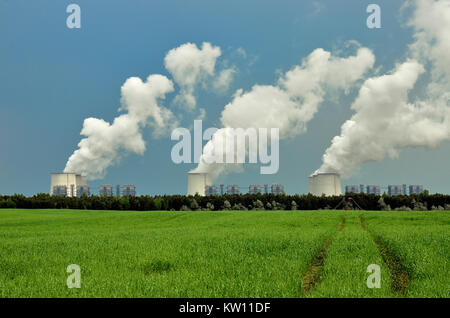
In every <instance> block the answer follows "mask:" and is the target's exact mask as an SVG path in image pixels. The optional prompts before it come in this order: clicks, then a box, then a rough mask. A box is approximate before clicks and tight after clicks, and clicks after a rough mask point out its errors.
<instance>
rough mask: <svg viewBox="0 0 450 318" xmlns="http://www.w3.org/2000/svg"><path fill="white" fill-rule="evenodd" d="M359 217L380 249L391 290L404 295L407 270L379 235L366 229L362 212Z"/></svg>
mask: <svg viewBox="0 0 450 318" xmlns="http://www.w3.org/2000/svg"><path fill="white" fill-rule="evenodd" d="M359 218H360V220H361V226H362V228H363V229H364V230H366V231H368V232H369V233H370V236H371V237H372V239H373V241H374V242H375V244H376V246H377V247H378V250H379V251H380V255H381V257H382V258H383V261H384V263H385V264H386V265H387V267H388V268H389V272H390V275H391V279H392V285H391V289H392V291H393V292H394V293H396V294H398V295H400V296H401V295H404V294H405V292H406V289H407V288H408V272H407V271H406V268H405V266H403V264H402V263H401V262H400V260H399V259H398V258H397V257H396V256H395V255H394V254H393V253H392V251H391V250H390V249H389V248H388V246H387V245H386V244H385V243H384V242H383V240H382V239H381V237H379V236H377V235H376V234H374V233H373V232H371V231H370V230H368V228H367V224H366V221H365V220H364V216H363V215H362V214H361V215H360V216H359Z"/></svg>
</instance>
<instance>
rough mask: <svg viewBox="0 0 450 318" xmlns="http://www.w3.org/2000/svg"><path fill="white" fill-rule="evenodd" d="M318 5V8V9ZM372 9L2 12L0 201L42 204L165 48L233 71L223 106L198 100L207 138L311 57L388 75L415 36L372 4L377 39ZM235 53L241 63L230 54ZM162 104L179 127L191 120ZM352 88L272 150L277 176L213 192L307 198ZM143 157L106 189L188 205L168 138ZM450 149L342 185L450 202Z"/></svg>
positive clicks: (29, 5) (106, 6) (227, 6)
mask: <svg viewBox="0 0 450 318" xmlns="http://www.w3.org/2000/svg"><path fill="white" fill-rule="evenodd" d="M70 3H77V4H79V5H80V7H81V19H82V20H81V21H82V22H81V24H82V27H81V29H68V28H67V26H66V18H67V16H68V14H67V13H66V7H67V5H68V4H70ZM314 3H320V5H319V6H318V5H316V4H314ZM369 3H373V1H361V0H355V1H353V0H346V1H331V0H330V1H261V0H258V1H248V0H246V1H230V0H228V1H137V0H128V1H125V0H120V1H106V0H105V1H100V0H96V1H81V0H80V1H74V0H73V1H57V0H53V1H4V0H3V1H0V93H1V98H0V149H1V154H0V193H2V194H10V193H24V194H26V195H32V194H35V193H38V192H48V190H49V183H50V173H51V172H58V171H62V170H63V169H64V167H65V164H66V161H67V159H68V157H69V156H70V155H71V154H72V153H73V151H74V150H75V149H76V148H77V144H78V142H79V141H80V138H81V136H80V131H81V128H82V124H83V120H84V119H85V118H87V117H97V118H103V119H105V120H106V121H112V120H113V119H114V117H116V116H117V114H118V112H117V110H118V108H119V107H120V87H121V86H122V84H123V83H124V82H125V80H126V79H127V78H128V77H130V76H137V77H140V78H142V79H143V80H144V79H145V78H147V76H148V75H149V74H163V75H166V76H168V77H169V78H170V74H169V73H168V72H167V70H166V69H165V67H164V63H163V61H164V57H165V55H166V54H167V52H168V51H169V50H170V49H173V48H175V47H178V46H180V45H181V44H184V43H187V42H192V43H195V44H197V45H199V46H200V45H201V43H202V42H205V41H206V42H210V43H211V44H213V45H216V46H219V47H220V48H221V50H222V55H221V57H220V59H218V61H217V63H218V64H217V67H218V68H221V67H226V66H229V65H234V66H235V67H236V69H237V70H238V72H237V73H236V74H235V77H234V79H233V81H232V83H231V87H230V88H229V90H228V91H227V92H226V93H224V94H214V93H212V92H209V91H207V90H202V89H198V90H196V97H197V104H198V106H199V107H202V108H205V109H206V112H207V115H206V119H205V121H204V125H206V126H216V127H217V126H219V118H220V113H221V111H222V110H223V107H224V106H225V105H226V104H227V103H228V102H230V100H231V98H232V95H233V93H234V92H235V91H236V90H237V89H239V88H242V89H244V91H246V90H249V89H250V88H251V87H252V86H253V85H254V84H274V83H275V82H276V80H277V78H278V74H279V72H286V71H288V70H289V69H290V68H291V67H293V66H294V65H296V64H299V63H300V62H301V60H302V58H304V57H306V56H307V55H308V54H309V53H311V52H312V51H313V50H314V49H316V48H323V49H325V50H328V51H333V50H338V49H340V48H342V47H343V45H344V43H345V42H346V41H349V40H356V41H358V42H359V43H360V44H361V45H362V46H365V47H368V48H370V49H371V50H373V53H374V55H375V56H376V62H375V69H376V68H379V71H380V72H386V71H388V70H390V69H391V68H392V67H393V66H394V65H395V64H396V63H397V62H399V61H401V60H403V59H404V58H405V54H406V50H407V46H408V44H409V43H410V42H412V38H411V36H412V31H411V30H410V29H409V28H407V27H405V26H404V24H405V17H404V16H402V15H401V14H400V13H399V8H400V6H401V4H402V2H401V1H380V0H378V1H376V3H377V4H379V5H380V7H381V9H382V28H381V29H368V28H367V27H366V24H365V21H366V18H367V15H368V14H367V13H366V7H367V5H368V4H369ZM239 48H242V49H243V50H245V52H246V57H243V56H242V55H239V54H237V51H236V50H237V49H239ZM175 95H176V94H171V95H170V96H168V99H167V100H166V101H165V102H164V105H165V106H166V107H167V108H170V109H171V110H172V111H173V112H174V113H175V114H176V115H180V116H182V117H180V118H182V122H181V124H182V125H183V126H185V127H189V126H191V125H192V123H193V120H194V118H195V116H196V113H189V112H184V111H182V110H180V109H179V108H177V107H176V106H174V105H172V103H171V101H172V99H173V97H174V96H175ZM356 95H357V89H354V90H352V91H351V92H350V93H349V95H348V96H343V97H341V98H339V100H337V101H336V100H332V99H327V100H325V102H324V103H323V104H322V105H321V107H320V110H319V112H318V113H317V115H316V116H315V118H314V119H313V120H312V121H310V122H309V123H308V129H307V132H306V133H304V134H302V135H299V136H297V137H295V138H293V139H290V140H283V141H281V143H280V169H279V172H278V173H277V174H274V175H260V174H259V166H249V167H247V168H246V169H245V172H243V173H239V174H228V175H226V176H222V177H220V178H219V179H218V180H217V181H216V183H217V184H219V183H225V184H228V183H231V184H238V185H240V186H241V187H247V186H248V185H249V184H251V183H259V184H263V183H269V184H271V183H281V184H283V185H285V188H286V190H287V192H288V193H304V192H307V190H308V188H307V187H308V185H307V177H308V176H309V174H311V173H312V172H313V171H314V170H316V169H317V168H318V167H319V166H320V165H321V157H322V154H323V153H324V151H325V149H326V148H327V147H329V145H330V142H331V139H332V138H333V137H334V136H335V135H338V134H339V131H340V126H341V125H342V124H343V123H344V122H345V121H346V120H347V119H348V118H349V117H350V116H351V115H352V114H353V111H352V110H351V109H350V105H351V104H352V102H353V100H354V98H355V96H356ZM143 136H144V139H145V141H146V145H147V151H146V152H145V154H144V155H142V156H141V155H137V154H130V155H128V156H126V157H124V158H122V160H121V161H120V163H118V164H117V165H115V166H113V167H110V168H109V169H108V173H107V175H106V176H105V178H104V179H102V180H95V181H91V182H90V185H91V187H92V188H93V189H97V187H98V186H99V185H100V184H102V183H111V184H116V183H120V184H126V183H134V184H135V185H136V187H137V192H138V194H163V193H168V194H173V193H185V192H186V186H187V176H186V173H187V171H189V170H190V169H192V168H194V167H195V165H194V164H191V165H187V164H181V165H176V164H174V163H172V161H171V159H170V150H171V147H172V146H173V145H174V144H175V142H173V141H171V140H170V136H169V135H168V136H166V137H163V138H161V139H152V138H151V131H150V130H148V131H146V130H144V132H143ZM449 158H450V143H449V142H444V143H442V144H441V146H440V147H439V148H438V149H434V150H426V149H423V148H407V149H403V150H402V151H401V153H400V156H399V158H398V159H389V158H386V159H385V160H383V161H382V162H372V163H366V164H363V165H362V166H361V167H360V169H359V170H358V171H356V172H355V173H354V174H353V175H352V176H351V177H350V178H349V179H347V180H345V181H343V185H345V184H359V183H363V184H379V185H382V186H385V185H387V184H403V183H407V184H423V185H424V186H425V188H427V189H430V191H431V192H441V193H449V180H450V169H448V162H449Z"/></svg>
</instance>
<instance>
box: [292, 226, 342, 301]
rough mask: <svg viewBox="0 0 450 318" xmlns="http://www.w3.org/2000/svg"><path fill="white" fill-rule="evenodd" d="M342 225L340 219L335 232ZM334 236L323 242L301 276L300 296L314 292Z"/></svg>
mask: <svg viewBox="0 0 450 318" xmlns="http://www.w3.org/2000/svg"><path fill="white" fill-rule="evenodd" d="M344 225H345V217H342V219H341V221H340V222H339V224H338V226H337V232H340V231H342V230H343V229H344ZM334 236H335V234H334V235H332V236H330V237H329V238H328V239H327V240H325V242H324V243H323V245H322V248H321V249H320V251H319V252H318V253H317V255H316V256H315V258H314V260H313V262H312V263H311V265H310V266H309V269H308V270H307V271H306V273H305V275H304V276H303V279H302V284H301V289H302V295H307V294H309V293H310V292H311V291H312V290H314V288H315V287H316V285H317V284H318V283H319V281H320V278H321V276H322V272H323V265H324V263H325V258H326V255H327V249H328V247H329V246H330V244H331V242H332V241H333V239H334Z"/></svg>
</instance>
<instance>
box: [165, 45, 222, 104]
mask: <svg viewBox="0 0 450 318" xmlns="http://www.w3.org/2000/svg"><path fill="white" fill-rule="evenodd" d="M221 54H222V52H221V50H220V47H218V46H213V45H211V44H210V43H208V42H204V43H203V44H202V47H201V49H199V48H198V47H197V45H196V44H194V43H186V44H183V45H180V46H179V47H177V48H174V49H172V50H170V51H169V52H168V53H167V55H166V57H165V59H164V65H165V67H166V69H167V70H168V71H169V72H170V74H171V75H172V76H173V78H174V80H175V82H176V83H177V84H178V85H179V86H180V88H181V92H180V93H179V94H178V95H177V96H176V98H175V102H176V103H178V104H180V105H184V106H185V107H186V108H187V109H188V110H192V109H194V108H195V106H196V105H197V100H196V98H195V96H194V89H195V87H196V85H197V84H198V83H201V82H202V81H204V80H205V79H206V78H207V77H208V76H213V75H214V69H215V66H216V60H217V58H218V57H219V56H220V55H221Z"/></svg>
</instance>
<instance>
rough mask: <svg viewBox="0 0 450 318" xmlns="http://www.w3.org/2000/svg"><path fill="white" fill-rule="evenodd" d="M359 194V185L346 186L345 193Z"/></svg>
mask: <svg viewBox="0 0 450 318" xmlns="http://www.w3.org/2000/svg"><path fill="white" fill-rule="evenodd" d="M358 192H359V186H357V185H346V186H345V193H358Z"/></svg>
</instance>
